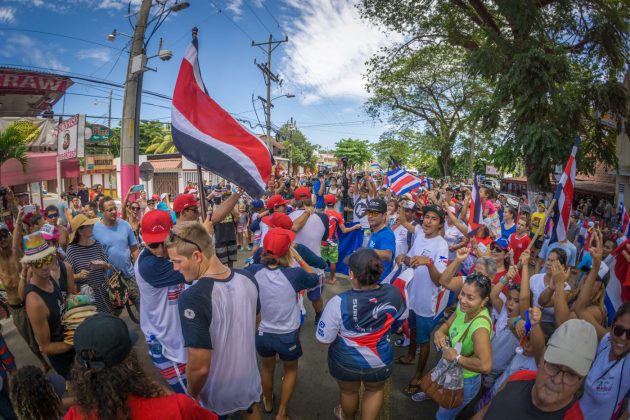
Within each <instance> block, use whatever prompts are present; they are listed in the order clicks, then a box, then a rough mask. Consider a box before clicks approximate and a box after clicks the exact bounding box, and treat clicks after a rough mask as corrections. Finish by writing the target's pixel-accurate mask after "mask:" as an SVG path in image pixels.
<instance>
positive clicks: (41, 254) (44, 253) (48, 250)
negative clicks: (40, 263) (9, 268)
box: [20, 246, 57, 263]
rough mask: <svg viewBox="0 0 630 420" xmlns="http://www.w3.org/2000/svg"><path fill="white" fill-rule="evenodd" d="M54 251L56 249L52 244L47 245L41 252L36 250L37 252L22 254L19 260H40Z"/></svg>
mask: <svg viewBox="0 0 630 420" xmlns="http://www.w3.org/2000/svg"><path fill="white" fill-rule="evenodd" d="M56 251H57V250H56V249H55V248H53V247H52V246H49V247H48V248H46V249H45V250H43V251H41V252H38V253H37V254H33V255H25V256H23V257H22V259H21V260H20V262H21V263H30V262H33V261H37V260H41V259H42V258H46V257H47V256H49V255H52V254H54V253H55V252H56Z"/></svg>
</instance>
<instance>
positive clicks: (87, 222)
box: [68, 217, 100, 242]
mask: <svg viewBox="0 0 630 420" xmlns="http://www.w3.org/2000/svg"><path fill="white" fill-rule="evenodd" d="M99 221H100V219H99V218H97V217H95V218H94V219H89V218H88V219H86V220H85V222H83V223H81V224H80V225H79V226H77V228H76V229H73V230H72V232H70V234H69V235H68V241H69V242H72V241H74V235H75V234H76V233H77V232H78V231H79V229H81V226H90V225H95V224H97V223H98V222H99ZM71 225H72V223H71Z"/></svg>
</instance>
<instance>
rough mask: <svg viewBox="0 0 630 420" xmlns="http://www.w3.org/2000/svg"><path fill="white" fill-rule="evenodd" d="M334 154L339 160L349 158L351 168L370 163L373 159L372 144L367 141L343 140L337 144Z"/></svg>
mask: <svg viewBox="0 0 630 420" xmlns="http://www.w3.org/2000/svg"><path fill="white" fill-rule="evenodd" d="M333 154H334V155H335V157H337V158H339V159H341V158H342V157H344V156H347V157H348V165H350V166H362V165H364V164H366V163H368V162H369V161H370V159H371V158H372V153H371V152H370V144H369V142H368V141H367V140H358V139H351V138H348V139H341V140H339V141H338V142H337V143H335V150H334V151H333Z"/></svg>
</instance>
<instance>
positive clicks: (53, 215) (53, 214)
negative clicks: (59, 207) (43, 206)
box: [46, 213, 59, 219]
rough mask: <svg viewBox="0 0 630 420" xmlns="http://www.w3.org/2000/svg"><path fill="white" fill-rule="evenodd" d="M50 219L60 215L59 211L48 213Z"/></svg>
mask: <svg viewBox="0 0 630 420" xmlns="http://www.w3.org/2000/svg"><path fill="white" fill-rule="evenodd" d="M46 217H48V218H49V219H56V218H58V217H59V213H49V214H47V215H46Z"/></svg>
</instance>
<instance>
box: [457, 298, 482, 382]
mask: <svg viewBox="0 0 630 420" xmlns="http://www.w3.org/2000/svg"><path fill="white" fill-rule="evenodd" d="M455 314H456V315H455V320H454V321H453V324H452V325H451V327H450V328H449V329H448V337H449V339H450V341H451V347H455V345H456V344H457V343H459V342H460V341H461V342H462V348H461V351H460V354H461V355H462V356H464V357H470V356H472V355H473V354H474V352H475V351H474V343H473V334H474V333H475V331H476V330H477V329H478V328H485V329H486V330H488V333H489V334H492V321H490V314H489V313H488V309H487V308H483V309H482V310H481V312H479V313H478V314H477V316H475V318H473V319H472V320H470V321H469V322H465V319H466V312H463V311H462V310H461V309H459V304H458V305H457V309H456V311H455ZM469 326H470V328H469ZM466 329H468V330H466ZM464 335H465V336H464ZM477 375H479V373H478V372H472V371H470V370H468V369H464V379H467V378H472V377H474V376H477Z"/></svg>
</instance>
